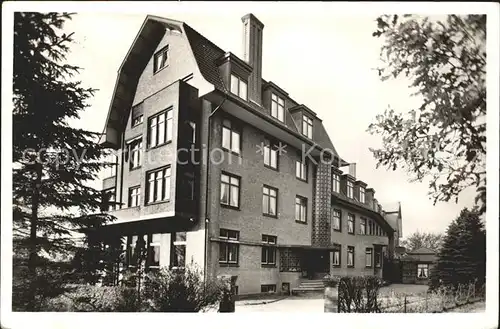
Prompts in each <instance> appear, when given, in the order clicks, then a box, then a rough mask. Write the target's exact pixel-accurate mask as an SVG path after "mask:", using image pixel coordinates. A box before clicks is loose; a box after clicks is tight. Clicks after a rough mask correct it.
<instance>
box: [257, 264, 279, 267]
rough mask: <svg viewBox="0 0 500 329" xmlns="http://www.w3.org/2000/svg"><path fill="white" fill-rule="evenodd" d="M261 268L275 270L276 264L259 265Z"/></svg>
mask: <svg viewBox="0 0 500 329" xmlns="http://www.w3.org/2000/svg"><path fill="white" fill-rule="evenodd" d="M260 265H261V267H262V268H276V264H260Z"/></svg>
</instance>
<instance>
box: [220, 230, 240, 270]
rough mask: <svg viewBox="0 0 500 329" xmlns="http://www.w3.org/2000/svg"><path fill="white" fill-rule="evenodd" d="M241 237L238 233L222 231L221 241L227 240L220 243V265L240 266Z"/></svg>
mask: <svg viewBox="0 0 500 329" xmlns="http://www.w3.org/2000/svg"><path fill="white" fill-rule="evenodd" d="M239 237H240V233H239V232H238V231H232V230H225V229H221V230H220V237H219V238H220V239H221V240H225V241H224V242H222V241H221V242H220V243H219V263H220V264H233V265H237V264H238V253H239V247H240V245H239Z"/></svg>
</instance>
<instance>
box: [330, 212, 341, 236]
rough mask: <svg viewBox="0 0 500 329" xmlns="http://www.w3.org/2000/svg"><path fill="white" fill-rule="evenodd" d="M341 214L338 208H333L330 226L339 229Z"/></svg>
mask: <svg viewBox="0 0 500 329" xmlns="http://www.w3.org/2000/svg"><path fill="white" fill-rule="evenodd" d="M341 216H342V213H341V212H340V210H338V209H333V224H332V227H333V229H334V230H335V231H341Z"/></svg>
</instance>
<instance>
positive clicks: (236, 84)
mask: <svg viewBox="0 0 500 329" xmlns="http://www.w3.org/2000/svg"><path fill="white" fill-rule="evenodd" d="M231 92H232V93H233V94H235V95H237V96H238V97H240V98H243V99H244V100H247V98H248V85H247V82H246V81H244V80H243V79H241V78H240V77H238V76H236V75H234V74H231Z"/></svg>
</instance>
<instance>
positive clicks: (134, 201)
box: [128, 186, 141, 207]
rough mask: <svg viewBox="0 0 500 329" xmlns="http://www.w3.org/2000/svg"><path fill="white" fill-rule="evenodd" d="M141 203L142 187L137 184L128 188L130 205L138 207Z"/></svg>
mask: <svg viewBox="0 0 500 329" xmlns="http://www.w3.org/2000/svg"><path fill="white" fill-rule="evenodd" d="M140 204H141V187H140V186H135V187H131V188H130V189H129V190H128V206H129V207H137V206H139V205H140Z"/></svg>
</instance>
